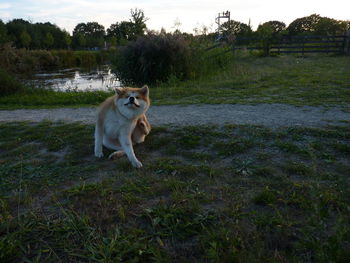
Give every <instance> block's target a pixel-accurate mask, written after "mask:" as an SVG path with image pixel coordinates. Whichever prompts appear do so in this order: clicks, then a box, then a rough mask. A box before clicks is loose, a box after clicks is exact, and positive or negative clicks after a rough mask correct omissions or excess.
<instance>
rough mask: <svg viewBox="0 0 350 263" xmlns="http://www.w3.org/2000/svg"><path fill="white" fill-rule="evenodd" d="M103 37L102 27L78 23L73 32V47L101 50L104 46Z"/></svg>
mask: <svg viewBox="0 0 350 263" xmlns="http://www.w3.org/2000/svg"><path fill="white" fill-rule="evenodd" d="M104 36H105V28H104V26H103V25H100V24H99V23H97V22H88V23H86V24H85V23H79V24H78V25H76V27H75V28H74V30H73V43H74V44H75V45H74V47H75V48H82V47H85V46H86V47H88V48H95V47H100V48H101V47H102V46H103V44H104ZM83 42H85V43H83ZM77 44H78V45H77Z"/></svg>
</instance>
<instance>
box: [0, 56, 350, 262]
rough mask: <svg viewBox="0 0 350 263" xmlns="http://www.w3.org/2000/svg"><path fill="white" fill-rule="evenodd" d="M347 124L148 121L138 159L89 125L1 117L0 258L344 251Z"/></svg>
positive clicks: (338, 257) (347, 252)
mask: <svg viewBox="0 0 350 263" xmlns="http://www.w3.org/2000/svg"><path fill="white" fill-rule="evenodd" d="M271 60H273V58H271ZM247 67H248V66H247ZM276 67H277V66H276ZM339 74H340V73H339ZM321 77H322V76H321ZM305 79H307V78H305ZM305 81H306V80H305ZM256 85H258V84H256ZM342 85H343V86H342ZM339 86H341V87H343V88H345V86H344V84H340V85H339ZM349 125H350V123H349V122H345V121H344V126H343V127H336V126H329V127H327V128H324V129H315V128H312V129H311V128H285V129H276V130H272V129H268V128H264V127H259V126H235V125H226V126H223V127H210V126H196V127H186V128H176V127H156V128H154V129H153V130H152V132H151V134H150V135H149V136H148V137H147V138H146V142H145V143H144V144H142V145H139V146H136V147H135V151H136V155H137V156H138V157H139V159H140V160H141V161H142V162H143V164H144V167H143V168H142V169H139V170H136V169H133V168H132V167H131V165H130V164H129V162H128V161H127V159H126V158H121V159H119V160H115V161H109V160H107V159H106V158H103V159H97V158H95V157H94V156H93V127H92V126H85V125H82V124H79V123H75V124H65V123H50V122H41V123H38V124H32V123H7V124H6V123H3V124H0V137H1V138H2V139H1V141H0V198H1V199H0V211H1V212H0V261H1V262H327V263H328V262H349V261H350V224H349V222H350V181H349V175H350V161H349V160H350V158H349V157H350V126H349ZM108 153H109V152H108V151H107V150H105V155H107V154H108Z"/></svg>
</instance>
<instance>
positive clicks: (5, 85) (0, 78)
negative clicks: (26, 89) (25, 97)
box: [0, 68, 22, 97]
mask: <svg viewBox="0 0 350 263" xmlns="http://www.w3.org/2000/svg"><path fill="white" fill-rule="evenodd" d="M21 89H22V85H21V84H20V83H19V82H18V81H17V80H16V79H15V78H14V77H12V76H11V75H9V74H8V73H7V72H6V71H5V70H3V69H1V68H0V97H1V96H6V95H10V94H13V93H16V92H18V91H20V90H21Z"/></svg>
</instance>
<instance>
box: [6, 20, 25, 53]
mask: <svg viewBox="0 0 350 263" xmlns="http://www.w3.org/2000/svg"><path fill="white" fill-rule="evenodd" d="M29 26H30V23H29V22H28V21H25V20H23V19H13V20H11V21H9V22H7V24H6V29H7V34H8V36H9V39H10V41H12V42H13V43H14V45H15V47H17V48H21V47H24V46H23V43H22V39H21V35H22V33H23V32H24V31H26V32H27V33H28V31H27V28H28V27H29ZM29 42H31V40H30V41H29Z"/></svg>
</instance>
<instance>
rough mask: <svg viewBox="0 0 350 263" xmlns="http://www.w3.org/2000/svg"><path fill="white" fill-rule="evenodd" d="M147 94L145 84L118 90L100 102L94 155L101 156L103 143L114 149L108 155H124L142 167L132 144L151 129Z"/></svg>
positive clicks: (140, 141) (142, 139)
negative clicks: (147, 115) (146, 113)
mask: <svg viewBox="0 0 350 263" xmlns="http://www.w3.org/2000/svg"><path fill="white" fill-rule="evenodd" d="M148 94H149V90H148V87H147V86H145V87H143V88H141V89H137V88H123V89H118V90H117V95H115V96H112V97H110V98H108V99H106V100H105V101H104V102H103V103H102V104H101V105H100V107H99V110H98V114H97V121H96V128H95V156H97V157H102V156H103V153H102V144H103V145H104V146H106V147H107V148H110V149H114V150H116V152H114V153H112V154H111V155H110V158H116V157H120V156H122V155H124V154H126V155H127V156H128V158H129V160H130V162H131V163H132V165H133V166H134V167H137V168H139V167H141V166H142V164H141V162H139V161H138V160H137V158H136V156H135V154H134V150H133V145H134V144H137V143H142V142H144V140H145V137H146V136H147V135H148V134H149V132H150V130H151V125H150V123H149V121H148V119H147V117H146V115H145V112H146V111H147V109H148V107H149V104H150V100H149V96H148ZM131 99H133V101H132V103H131Z"/></svg>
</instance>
